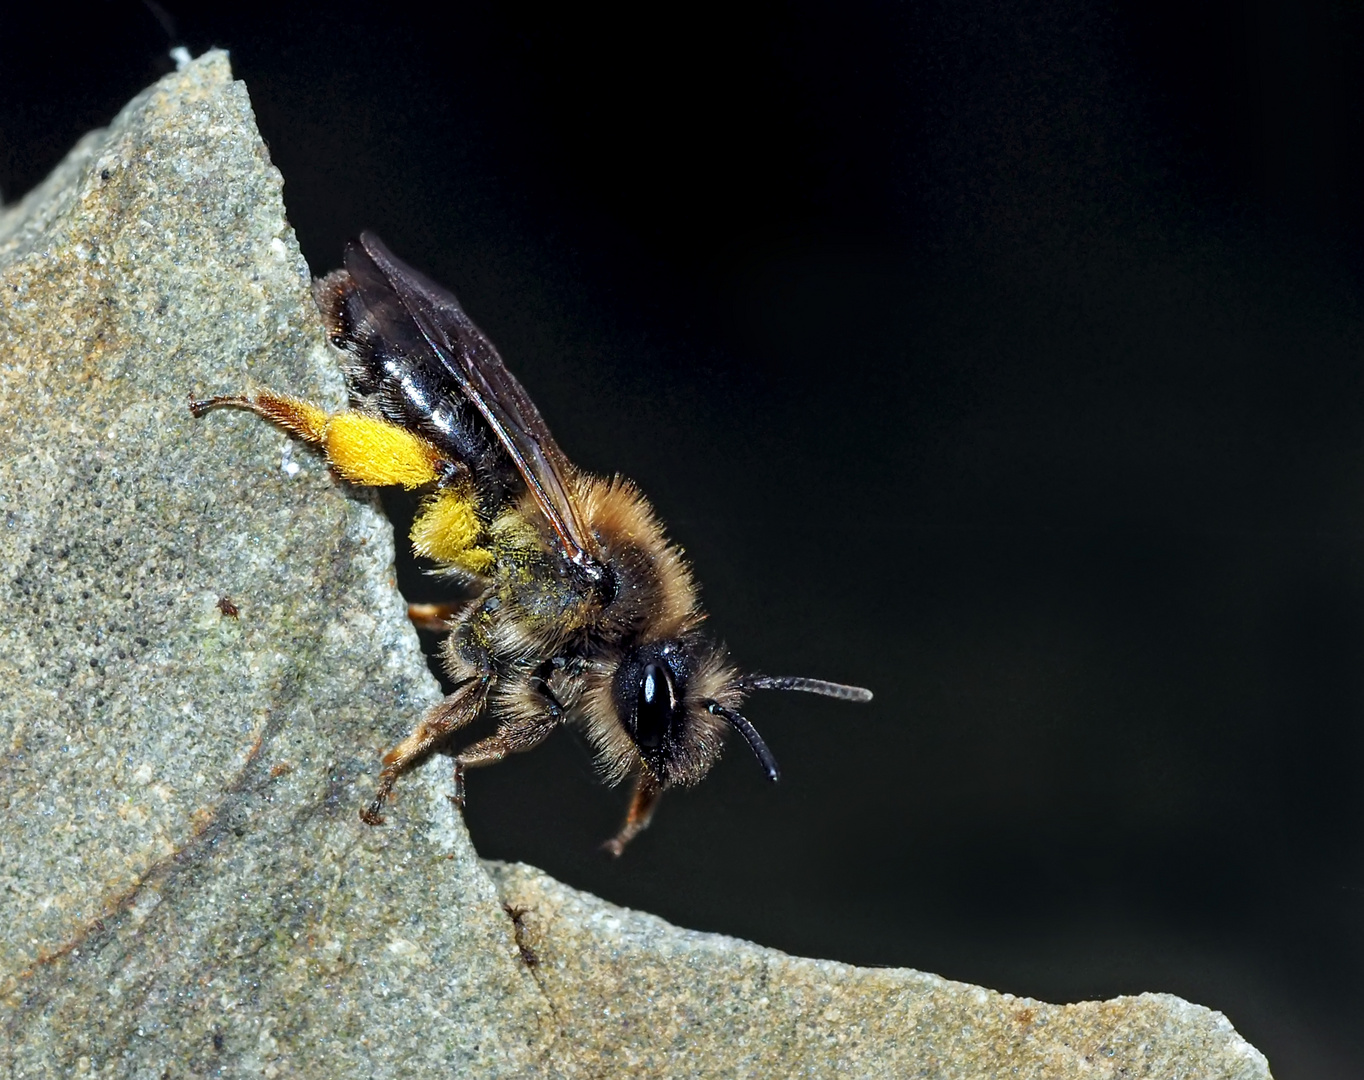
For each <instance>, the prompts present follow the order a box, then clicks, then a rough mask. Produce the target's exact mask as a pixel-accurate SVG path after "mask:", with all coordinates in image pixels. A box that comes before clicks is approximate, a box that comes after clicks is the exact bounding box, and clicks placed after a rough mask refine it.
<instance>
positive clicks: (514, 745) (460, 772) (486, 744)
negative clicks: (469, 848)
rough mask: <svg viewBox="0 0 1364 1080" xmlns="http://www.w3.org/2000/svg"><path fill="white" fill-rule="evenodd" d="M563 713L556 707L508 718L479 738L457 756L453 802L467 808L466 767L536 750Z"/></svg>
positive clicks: (494, 762)
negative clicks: (524, 715)
mask: <svg viewBox="0 0 1364 1080" xmlns="http://www.w3.org/2000/svg"><path fill="white" fill-rule="evenodd" d="M562 718H563V714H562V713H561V712H559V710H557V709H554V710H550V711H546V712H542V713H537V714H535V715H534V716H530V717H517V718H515V719H513V720H507V721H506V722H504V723H503V724H502V726H501V727H499V728H498V729H497V730H496V731H495V732H493V734H491V735H489V736H488V737H487V738H486V739H479V740H478V742H476V743H474V744H473V745H472V746H467V747H465V748H464V749H463V750H461V751H460V752H459V754H458V755H456V757H455V794H454V795H453V796H452V797H451V802H453V803H454V804H455V805H456V806H458V807H459V808H460V809H461V810H463V809H464V770H465V769H478V768H482V767H483V766H485V765H496V764H497V763H498V762H499V761H501V760H502V759H503V758H505V757H506V756H507V755H508V754H520V753H523V752H524V751H526V750H534V749H535V748H536V747H537V746H539V745H540V744H541V743H542V742H544V741H545V739H546V738H548V737H549V733H550V732H551V731H553V730H554V729H555V728H556V727H558V726H559V722H560V720H561V719H562Z"/></svg>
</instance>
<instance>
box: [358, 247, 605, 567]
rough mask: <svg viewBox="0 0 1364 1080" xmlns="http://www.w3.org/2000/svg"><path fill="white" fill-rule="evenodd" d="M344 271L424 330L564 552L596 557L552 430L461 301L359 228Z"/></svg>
mask: <svg viewBox="0 0 1364 1080" xmlns="http://www.w3.org/2000/svg"><path fill="white" fill-rule="evenodd" d="M346 270H347V272H348V273H349V274H350V276H351V278H352V280H353V281H354V282H355V284H356V286H357V288H359V289H360V291H361V293H362V294H363V295H364V296H365V299H366V302H369V303H372V304H375V305H381V306H382V307H383V308H386V309H388V310H389V311H390V312H391V313H392V312H394V311H395V309H400V310H401V312H402V313H403V314H405V315H406V317H407V318H406V320H403V319H393V320H391V324H402V323H403V322H407V323H408V324H409V325H411V326H414V327H415V328H416V330H417V331H418V332H419V333H420V335H421V339H422V341H423V342H424V345H425V347H427V348H429V349H430V351H431V352H432V353H433V354H434V355H435V356H436V357H437V359H438V360H439V361H440V365H441V366H442V367H443V368H444V369H445V371H446V372H448V374H449V375H450V377H451V378H452V379H453V380H454V381H455V383H456V385H457V386H458V387H459V391H460V393H461V394H463V396H464V397H465V398H466V399H467V400H468V401H469V403H470V404H471V405H473V406H474V408H475V409H477V410H478V412H479V414H480V415H481V416H482V417H483V419H484V420H486V421H487V423H488V427H489V428H491V429H492V432H493V434H494V435H495V436H496V437H497V440H498V442H500V443H501V444H502V446H503V447H504V448H505V449H506V451H507V454H508V456H509V457H510V458H511V459H512V462H513V463H514V464H515V465H516V468H517V470H518V471H519V472H520V473H521V476H522V477H523V478H524V479H525V481H526V486H527V487H528V488H529V489H530V492H531V494H532V495H533V496H534V497H535V501H536V503H537V504H539V507H540V509H541V511H542V512H543V513H544V515H545V518H546V519H547V520H548V521H549V524H550V527H551V528H552V529H553V530H554V534H555V536H556V537H557V539H558V540H559V543H560V544H561V546H562V548H563V552H564V555H565V557H567V558H568V559H569V560H570V561H572V562H574V563H577V564H579V565H582V564H584V563H587V562H591V561H593V559H594V557H595V556H596V555H597V554H598V552H597V550H596V549H597V545H596V544H595V543H594V542H593V541H592V538H591V536H590V535H589V534H588V532H587V530H586V529H585V528H584V527H583V524H582V519H581V518H580V516H579V515H578V512H577V509H576V507H575V506H574V503H573V497H572V496H571V495H570V494H569V490H568V484H567V481H566V477H567V475H568V473H569V471H570V469H571V466H570V465H569V463H568V459H567V458H566V457H565V456H564V453H563V451H562V450H560V449H559V444H558V443H556V442H555V441H554V436H553V435H551V434H550V433H549V428H548V427H547V426H546V424H545V421H544V419H543V418H542V417H541V416H540V410H539V409H537V408H536V407H535V403H534V402H533V401H531V399H530V396H529V395H528V394H527V393H526V391H525V389H524V388H523V387H522V386H521V384H520V383H519V382H518V381H517V379H516V376H515V375H513V374H512V373H511V372H510V371H508V370H507V366H506V365H505V364H504V363H503V362H502V357H500V356H498V355H497V350H496V349H495V348H493V343H492V342H491V341H489V340H488V339H487V338H486V337H485V336H484V335H483V332H482V331H481V330H479V328H478V327H477V326H475V325H474V324H473V321H472V320H471V319H470V318H469V316H468V315H466V314H465V313H464V309H463V308H462V307H460V306H459V301H458V300H456V299H455V298H454V296H453V295H452V294H451V293H449V292H448V291H447V290H445V289H443V288H441V287H440V286H439V285H437V284H436V283H435V282H434V281H431V280H430V279H429V278H427V277H425V276H423V275H422V274H419V273H418V272H417V271H416V270H413V269H412V268H411V267H410V266H408V265H407V264H406V263H404V262H402V261H401V260H399V259H397V258H395V257H394V255H393V253H392V252H391V251H389V250H388V248H387V247H385V246H384V243H383V241H382V240H380V239H379V238H378V237H377V236H375V235H374V234H373V233H370V232H366V233H361V234H360V240H359V243H354V244H351V245H350V246H349V247H348V248H347V249H346ZM414 337H415V335H414ZM406 344H407V347H408V348H411V344H410V343H406Z"/></svg>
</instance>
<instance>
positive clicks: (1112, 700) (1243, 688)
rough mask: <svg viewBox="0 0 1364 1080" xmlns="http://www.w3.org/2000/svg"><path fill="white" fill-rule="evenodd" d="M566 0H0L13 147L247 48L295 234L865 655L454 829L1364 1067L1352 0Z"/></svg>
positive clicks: (532, 762)
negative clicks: (695, 744) (615, 842)
mask: <svg viewBox="0 0 1364 1080" xmlns="http://www.w3.org/2000/svg"><path fill="white" fill-rule="evenodd" d="M54 7H55V6H54ZM585 7H586V6H584V5H569V4H563V5H557V6H554V7H549V8H546V9H543V10H541V9H535V8H531V7H528V6H513V5H503V4H473V5H467V4H460V3H455V4H453V5H448V6H446V7H445V8H444V11H445V15H444V16H443V17H442V19H441V20H440V21H438V22H433V21H430V20H429V19H424V18H422V17H418V16H416V15H405V14H398V15H393V14H389V15H380V14H379V13H378V11H377V5H351V4H347V3H328V4H325V5H323V4H318V5H316V6H314V7H312V8H311V9H304V8H295V7H289V6H287V5H286V6H276V7H274V8H270V9H266V10H263V11H260V12H248V11H247V10H246V9H244V8H242V7H240V6H238V5H225V6H223V8H222V10H217V11H213V12H211V13H210V14H207V15H205V14H202V13H201V12H202V8H200V7H199V6H196V8H195V12H196V13H193V14H192V13H191V12H189V11H179V10H177V9H176V5H174V4H170V5H167V8H166V9H165V10H164V11H162V12H161V14H162V15H164V16H165V18H163V19H158V17H156V13H155V12H153V11H152V9H151V8H149V7H146V6H142V5H138V4H133V3H105V4H102V5H92V6H90V7H89V8H88V10H87V11H86V12H85V13H84V14H82V15H81V16H79V17H76V16H73V15H72V14H71V13H70V12H68V11H65V10H61V11H58V10H53V11H50V12H42V13H37V14H30V15H28V16H24V17H16V16H12V15H7V16H6V20H5V22H6V26H5V33H4V35H3V37H0V190H3V192H4V193H5V195H6V197H7V198H10V199H13V198H15V197H17V196H18V195H19V194H21V193H22V192H23V191H24V190H26V189H27V188H28V187H30V186H31V185H32V184H34V183H36V182H37V181H38V180H39V179H41V177H42V176H43V175H44V174H45V173H46V172H47V171H48V170H49V169H50V168H51V167H52V166H53V165H54V164H55V163H56V162H57V161H58V160H59V158H60V156H61V155H62V154H63V153H64V152H65V151H66V150H67V149H68V148H69V146H70V144H71V143H72V142H74V141H75V139H76V138H77V137H78V136H79V135H80V134H82V133H83V132H84V131H85V130H86V129H88V128H89V127H91V126H95V125H98V124H102V123H106V122H107V121H108V120H109V119H110V118H111V117H112V115H113V114H114V112H115V111H116V110H117V109H118V107H119V106H121V104H122V103H123V102H124V101H125V100H126V99H127V98H128V97H130V96H131V95H132V94H133V93H134V92H136V91H137V90H138V89H140V88H141V87H142V86H143V85H145V84H147V83H149V82H150V81H152V80H153V79H154V78H156V77H157V76H158V75H159V74H161V73H162V72H163V71H164V70H166V69H167V68H168V67H169V61H168V60H167V59H166V49H167V46H168V45H169V44H171V43H172V42H183V43H185V44H187V45H188V46H189V47H190V48H191V49H192V50H193V51H194V52H195V53H196V54H197V53H198V52H201V51H202V50H203V49H205V48H207V47H208V46H210V45H219V46H223V47H226V48H229V49H230V50H231V51H232V59H233V65H234V68H235V70H236V73H237V75H238V77H240V78H243V79H245V80H246V82H247V85H248V87H249V89H250V93H251V97H252V101H253V103H254V105H255V108H256V112H257V116H258V119H259V123H260V128H261V131H262V132H263V133H264V136H265V138H266V140H267V142H268V143H269V145H270V150H271V154H272V156H273V159H274V161H275V163H276V164H277V165H278V166H279V168H280V170H281V171H282V173H283V174H284V177H285V180H286V187H285V200H286V203H287V205H288V209H289V214H290V219H291V220H292V222H293V224H294V226H295V227H296V229H297V231H298V236H299V239H300V242H301V243H302V245H303V250H304V253H305V254H306V255H307V257H308V259H309V261H310V262H311V264H312V266H313V268H314V270H315V271H317V272H323V271H326V270H328V269H330V268H332V267H334V266H336V265H337V264H338V262H339V259H340V254H341V249H342V245H343V243H344V241H345V240H346V239H347V238H348V237H350V236H352V235H354V234H355V233H356V232H357V231H359V230H360V229H361V228H363V227H372V228H375V229H376V230H378V231H379V232H380V234H381V235H383V236H384V237H385V239H386V240H387V241H388V243H389V244H390V246H391V247H392V248H393V249H394V250H395V251H396V252H398V253H399V254H400V255H401V256H403V257H404V258H406V259H407V260H409V261H410V262H412V263H414V264H416V265H417V266H419V267H422V268H424V269H425V270H427V271H428V272H429V273H430V274H431V275H432V276H434V277H435V278H436V279H438V280H440V281H443V282H445V283H446V284H448V285H449V286H450V287H451V288H453V289H454V290H455V291H456V292H457V293H458V294H459V296H460V297H461V299H462V300H463V301H464V303H465V306H466V307H467V308H468V310H469V311H470V312H471V314H472V315H473V316H474V318H475V319H476V320H478V321H479V322H480V323H481V324H482V326H483V327H484V328H485V329H486V330H487V331H488V332H489V334H490V335H491V336H492V337H493V339H494V340H495V341H497V342H498V344H499V346H500V347H501V350H502V352H503V354H504V356H506V357H507V358H508V360H509V362H510V364H511V366H512V367H513V369H514V370H516V371H517V372H518V373H519V374H520V375H521V377H522V379H523V381H524V382H525V384H526V386H527V387H528V389H529V390H530V391H531V393H532V394H533V395H534V396H535V398H536V399H537V401H538V403H539V404H540V406H541V409H542V411H543V412H544V413H545V415H546V418H547V419H548V420H549V422H550V424H551V426H552V427H553V429H554V431H555V433H556V435H557V436H558V439H559V441H560V443H561V444H562V445H563V447H564V448H565V449H566V450H567V451H568V453H569V454H570V456H572V457H573V458H574V459H575V460H576V461H577V462H578V463H579V464H581V465H583V466H584V467H586V468H588V469H591V470H594V471H599V472H612V471H616V470H619V471H621V472H624V473H625V474H627V475H630V476H633V477H634V478H635V479H637V480H638V481H639V482H640V483H641V485H642V486H643V487H644V489H645V490H646V491H647V492H649V493H650V495H651V497H652V498H653V500H654V502H655V504H656V506H657V507H658V509H659V511H660V513H661V514H662V516H663V518H664V519H665V520H666V521H667V522H668V523H669V525H670V528H671V530H672V533H673V535H674V536H675V537H676V538H677V539H678V540H679V541H680V542H681V543H683V544H684V545H685V547H686V548H687V550H688V552H689V554H690V556H691V558H692V559H693V561H694V563H695V566H696V569H697V572H698V576H699V578H700V580H701V582H702V583H703V586H704V590H705V593H704V595H705V597H706V600H707V603H708V606H709V608H710V610H711V612H712V616H713V624H714V627H715V628H716V631H717V632H718V633H719V634H720V635H721V636H723V637H724V638H725V639H726V640H727V641H728V642H729V643H730V645H731V646H732V648H733V649H734V651H735V653H736V655H737V657H738V658H739V659H740V660H741V661H742V662H743V663H745V664H747V665H750V666H752V667H754V668H758V669H761V670H765V671H774V672H790V673H804V674H812V675H819V676H824V677H827V678H835V679H841V680H846V681H849V682H857V683H863V684H865V685H868V686H870V687H872V688H874V689H875V690H876V692H877V699H876V702H875V703H874V704H873V705H872V706H870V707H864V708H860V709H859V708H855V707H852V706H846V705H840V704H838V703H835V702H827V701H823V700H820V699H816V698H808V697H806V696H804V695H777V694H767V695H761V696H759V697H757V698H755V699H754V700H753V702H752V703H751V705H750V708H749V710H748V711H749V713H750V715H751V716H752V718H753V719H754V721H755V723H756V724H757V725H758V727H759V728H760V730H762V731H763V732H764V734H765V735H766V737H767V739H768V741H769V742H770V744H771V745H772V747H773V749H774V750H775V752H776V754H777V756H778V758H779V759H780V761H781V763H782V765H783V768H784V772H785V776H784V779H783V782H782V783H781V784H780V785H777V786H776V787H771V786H769V785H767V784H766V783H765V782H764V781H763V780H762V778H761V774H760V773H759V771H758V769H757V767H756V765H755V764H754V763H753V761H752V760H751V759H750V758H749V757H748V755H747V754H746V752H744V751H743V749H742V747H734V748H732V749H733V752H732V753H731V754H730V756H729V758H728V759H727V760H726V761H725V762H723V763H722V764H721V765H720V766H719V767H718V768H717V769H716V771H715V773H714V774H713V775H712V776H711V777H710V778H709V779H708V780H707V781H706V783H705V784H704V785H702V786H701V787H700V788H698V789H696V790H695V791H690V792H683V793H678V794H675V795H670V796H669V797H668V798H667V799H666V800H665V802H664V803H663V806H662V809H661V811H660V814H659V817H658V819H657V821H656V823H655V825H654V827H653V828H652V829H651V830H650V831H649V833H647V834H645V835H644V836H643V837H641V838H640V840H639V841H637V843H636V845H635V846H634V847H633V848H632V849H631V850H630V851H629V852H628V853H627V855H626V856H625V857H624V858H623V859H622V860H620V861H619V862H615V863H613V862H610V861H608V860H605V859H604V858H603V857H601V856H600V855H599V854H598V853H597V852H596V850H595V845H596V843H597V842H598V841H600V840H601V839H603V838H605V837H606V836H608V835H610V834H611V832H612V831H613V830H614V828H615V826H616V824H617V819H618V815H619V813H620V812H621V809H622V803H623V793H621V792H609V791H607V790H605V789H602V788H600V787H598V786H596V785H595V783H594V779H593V771H592V766H591V762H590V760H589V758H588V755H587V753H586V752H585V750H584V749H583V748H582V747H581V745H580V744H579V743H577V742H576V741H575V740H574V738H573V737H572V736H569V735H563V736H558V737H556V738H555V739H553V740H551V742H550V743H549V744H548V745H547V746H546V747H544V748H542V749H541V750H539V751H537V752H536V753H534V754H531V755H527V756H526V757H524V758H522V759H518V760H515V761H512V762H509V763H507V764H505V765H502V766H500V767H498V768H497V769H493V770H489V771H487V772H483V773H478V774H475V775H473V776H472V778H471V784H470V788H471V791H470V797H471V804H470V808H469V823H470V827H471V829H472V832H473V835H474V838H475V841H476V842H477V844H478V847H479V850H480V851H481V852H482V853H483V854H485V855H488V856H493V857H499V858H507V859H523V860H526V861H529V862H532V863H535V864H537V865H539V866H542V867H544V868H545V869H547V870H549V871H551V872H553V873H554V874H556V875H557V876H559V877H560V878H562V879H563V880H565V881H567V882H569V883H571V884H574V885H577V886H580V887H583V888H587V889H591V890H593V891H595V892H597V893H599V894H601V895H603V896H605V897H607V898H609V899H612V900H615V901H617V902H620V903H624V904H628V905H631V906H636V907H640V908H644V909H647V910H649V911H653V912H656V913H658V914H660V915H663V916H666V917H668V918H669V919H672V920H673V921H675V922H677V923H680V924H682V925H685V926H689V927H694V928H699V929H708V930H718V931H724V932H727V933H732V934H738V935H742V936H744V937H748V938H752V939H754V940H756V941H759V942H762V943H764V944H769V945H774V946H778V947H780V948H783V949H787V950H790V951H792V952H796V953H801V954H807V955H816V956H826V957H834V958H838V959H843V960H848V961H854V962H857V963H862V964H892V965H908V966H913V967H916V968H921V969H926V970H931V971H935V972H939V973H941V974H943V975H946V976H949V977H952V978H955V979H962V980H967V981H970V982H975V983H981V984H984V985H986V986H990V987H994V988H997V989H1000V990H1006V991H1009V992H1011V993H1015V994H1025V995H1031V996H1035V997H1040V998H1044V999H1047V1000H1052V1001H1070V1000H1076V999H1080V998H1093V997H1108V996H1112V995H1116V994H1123V993H1136V992H1140V991H1144V990H1164V991H1170V992H1173V993H1176V994H1179V995H1182V996H1184V997H1186V998H1189V999H1191V1000H1194V1001H1197V1002H1200V1003H1202V1004H1206V1005H1209V1006H1212V1007H1214V1008H1217V1009H1220V1010H1222V1011H1224V1012H1225V1013H1226V1014H1227V1015H1228V1016H1229V1017H1230V1018H1231V1020H1232V1022H1233V1023H1235V1025H1236V1026H1237V1028H1238V1029H1239V1030H1240V1031H1241V1032H1242V1033H1243V1034H1245V1035H1246V1036H1247V1037H1248V1038H1249V1039H1250V1040H1252V1041H1253V1042H1254V1043H1255V1044H1256V1045H1258V1046H1259V1047H1260V1048H1261V1049H1263V1050H1264V1051H1265V1052H1266V1053H1267V1054H1268V1055H1269V1059H1270V1063H1271V1066H1272V1067H1273V1068H1274V1070H1275V1073H1276V1075H1277V1076H1279V1077H1280V1078H1281V1080H1282V1078H1294V1077H1336V1076H1339V1077H1346V1076H1358V1075H1360V1074H1361V1071H1364V1066H1361V1064H1360V1061H1361V1055H1362V1054H1364V1021H1361V1019H1360V1017H1361V1016H1364V981H1362V979H1361V976H1364V963H1361V960H1364V867H1362V866H1361V855H1364V800H1362V799H1361V774H1362V773H1364V738H1362V737H1361V731H1362V730H1364V727H1362V726H1361V720H1362V719H1364V664H1362V663H1361V661H1364V396H1362V395H1361V389H1364V386H1362V385H1361V384H1364V363H1361V361H1364V356H1362V355H1361V351H1362V350H1364V307H1362V306H1361V300H1362V299H1364V260H1361V252H1362V251H1364V248H1361V243H1362V242H1364V198H1361V196H1362V195H1364V150H1362V149H1361V148H1362V147H1364V142H1361V137H1362V136H1364V124H1362V123H1361V110H1362V109H1364V79H1362V78H1361V72H1362V71H1364V66H1361V65H1362V64H1364V61H1361V59H1360V58H1361V57H1364V12H1361V11H1360V9H1359V8H1358V7H1353V8H1350V9H1348V10H1347V9H1346V7H1345V6H1344V5H1336V4H1331V3H1326V2H1320V0H1319V2H1316V3H1312V2H1297V3H1289V2H1287V0H1282V2H1280V0H1266V2H1264V3H1260V4H1232V3H1185V4H1180V5H1178V6H1176V5H1168V6H1162V5H1159V4H1152V3H1149V2H1133V3H1128V4H1113V5H1105V4H1101V3H1085V2H1082V0H1071V2H1067V0H1056V2H1051V3H1042V2H1039V3H1026V2H1020V3H1012V4H1011V3H1002V2H1000V3H979V2H977V3H973V2H970V0H951V2H947V0H944V2H943V3H940V4H917V5H908V6H900V5H890V4H885V5H876V4H870V5H869V4H847V3H845V4H840V5H837V6H835V5H832V4H831V5H800V4H786V5H773V6H767V7H763V6H758V5H754V6H751V7H749V8H747V9H744V10H740V9H736V8H731V7H715V8H708V7H703V6H695V5H688V6H677V7H673V8H670V9H666V10H662V9H660V10H654V11H649V12H647V13H646V12H645V11H643V10H639V11H636V12H634V13H625V12H621V13H614V14H606V13H593V12H591V11H588V10H582V9H583V8H585ZM167 26H169V27H170V29H169V30H168V29H167V28H166V27H167ZM282 389H287V388H282ZM405 576H406V580H407V581H408V583H409V585H410V584H411V583H412V582H416V584H417V586H418V587H421V581H420V579H419V577H417V576H415V575H412V574H406V575H405ZM391 726H392V727H393V729H394V730H395V731H396V730H399V729H401V728H402V726H403V722H402V721H401V720H395V721H394V722H393V724H392V725H391ZM451 902H452V903H457V902H458V898H455V897H452V898H451Z"/></svg>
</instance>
